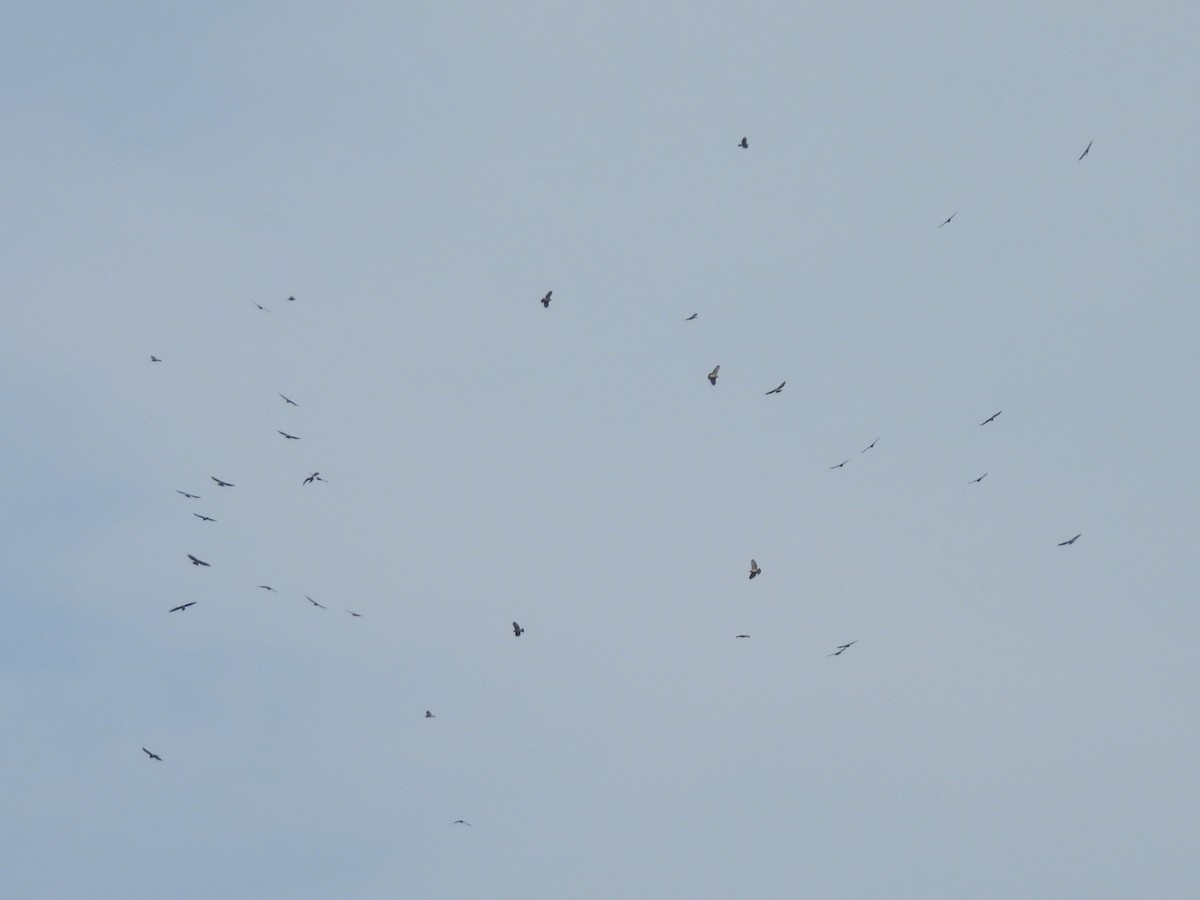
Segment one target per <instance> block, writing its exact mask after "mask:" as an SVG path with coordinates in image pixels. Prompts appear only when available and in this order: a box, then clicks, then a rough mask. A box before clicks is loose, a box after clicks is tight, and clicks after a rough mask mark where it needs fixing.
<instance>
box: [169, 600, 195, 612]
mask: <svg viewBox="0 0 1200 900" xmlns="http://www.w3.org/2000/svg"><path fill="white" fill-rule="evenodd" d="M195 605H196V601H195V600H193V601H192V602H191V603H184V604H183V605H181V606H176V607H173V608H171V609H168V610H167V612H183V610H185V609H187V608H188V607H189V606H195Z"/></svg>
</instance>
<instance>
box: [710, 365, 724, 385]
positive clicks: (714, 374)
mask: <svg viewBox="0 0 1200 900" xmlns="http://www.w3.org/2000/svg"><path fill="white" fill-rule="evenodd" d="M720 371H721V367H720V366H715V367H714V368H713V370H712V371H711V372H709V373H708V383H709V384H716V383H717V374H718V373H719V372H720Z"/></svg>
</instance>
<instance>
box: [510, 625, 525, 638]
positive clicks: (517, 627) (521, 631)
mask: <svg viewBox="0 0 1200 900" xmlns="http://www.w3.org/2000/svg"><path fill="white" fill-rule="evenodd" d="M524 633H525V629H524V628H522V627H521V626H520V625H518V624H517V623H516V622H513V634H514V635H515V636H516V637H520V636H521V635H522V634H524Z"/></svg>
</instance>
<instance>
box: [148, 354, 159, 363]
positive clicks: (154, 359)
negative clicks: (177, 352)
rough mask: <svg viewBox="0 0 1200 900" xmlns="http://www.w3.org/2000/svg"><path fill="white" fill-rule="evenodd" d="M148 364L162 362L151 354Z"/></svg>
mask: <svg viewBox="0 0 1200 900" xmlns="http://www.w3.org/2000/svg"><path fill="white" fill-rule="evenodd" d="M150 362H162V360H161V359H159V358H158V357H157V356H155V355H154V354H153V353H151V354H150Z"/></svg>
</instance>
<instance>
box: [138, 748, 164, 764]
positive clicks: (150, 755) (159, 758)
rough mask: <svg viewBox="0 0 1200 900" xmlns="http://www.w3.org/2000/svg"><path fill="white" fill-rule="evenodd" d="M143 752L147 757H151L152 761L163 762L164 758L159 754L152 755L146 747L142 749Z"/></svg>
mask: <svg viewBox="0 0 1200 900" xmlns="http://www.w3.org/2000/svg"><path fill="white" fill-rule="evenodd" d="M142 752H143V753H145V754H146V755H147V756H149V757H150V758H151V759H157V760H158V761H159V762H162V757H161V756H159V755H158V754H157V753H151V752H150V751H149V750H147V749H146V748H145V747H143V748H142Z"/></svg>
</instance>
